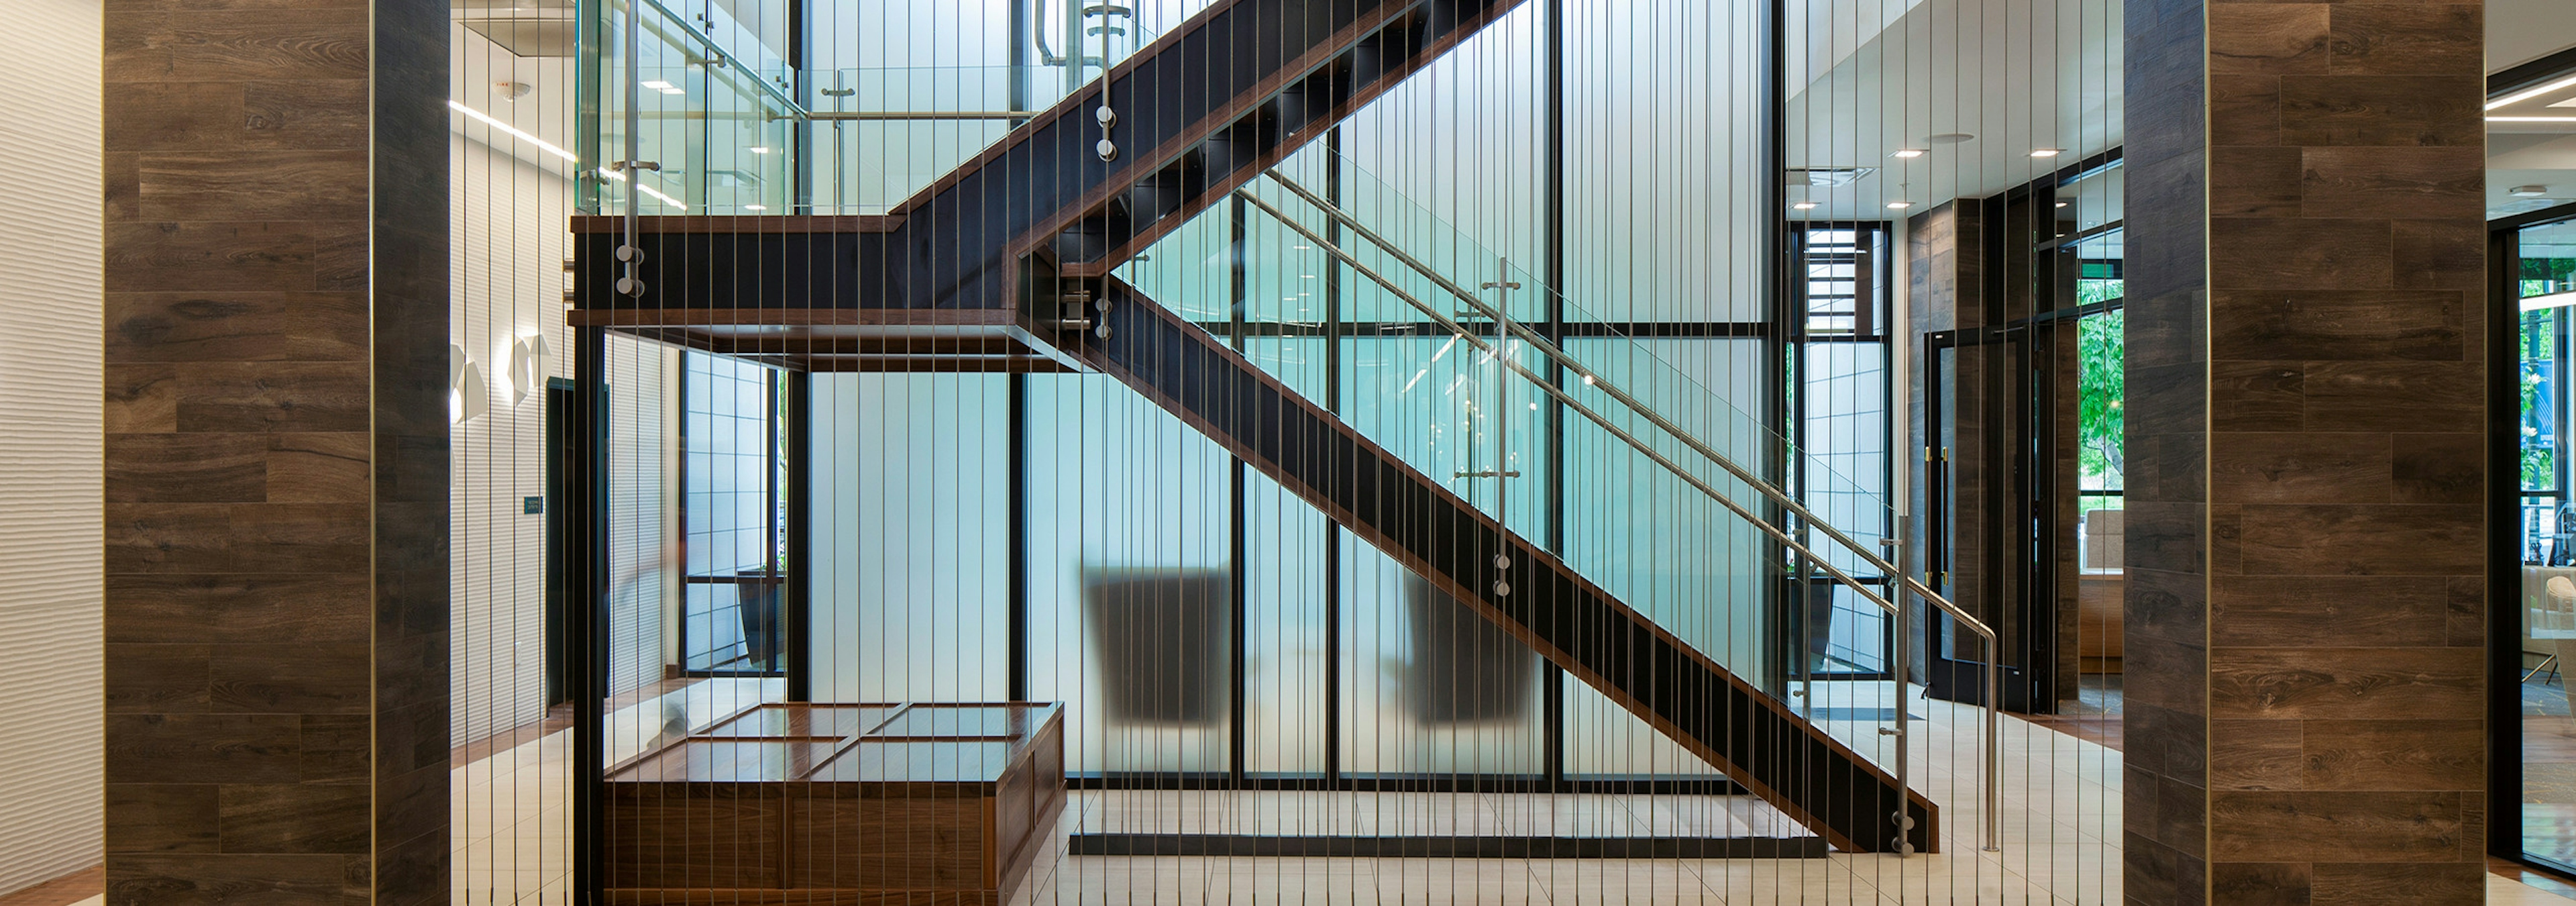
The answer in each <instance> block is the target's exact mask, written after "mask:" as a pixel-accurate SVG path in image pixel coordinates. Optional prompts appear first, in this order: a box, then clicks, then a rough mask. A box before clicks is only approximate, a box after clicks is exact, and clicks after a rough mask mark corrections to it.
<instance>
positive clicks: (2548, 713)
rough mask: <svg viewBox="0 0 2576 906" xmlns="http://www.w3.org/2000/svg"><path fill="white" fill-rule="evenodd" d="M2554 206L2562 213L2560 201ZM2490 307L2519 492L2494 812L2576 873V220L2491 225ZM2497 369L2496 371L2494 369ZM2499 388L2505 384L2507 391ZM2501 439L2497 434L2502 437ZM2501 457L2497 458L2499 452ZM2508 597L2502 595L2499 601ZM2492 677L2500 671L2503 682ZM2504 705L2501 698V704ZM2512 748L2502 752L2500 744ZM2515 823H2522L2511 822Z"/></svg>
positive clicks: (2532, 853) (2509, 831)
mask: <svg viewBox="0 0 2576 906" xmlns="http://www.w3.org/2000/svg"><path fill="white" fill-rule="evenodd" d="M2559 213H2561V214H2562V216H2565V215H2566V213H2567V212H2565V211H2563V210H2562V211H2560V212H2559ZM2492 253H2493V254H2494V256H2495V259H2496V260H2495V265H2496V276H2497V278H2498V279H2497V286H2496V289H2497V291H2498V292H2497V296H2498V298H2497V300H2496V304H2495V308H2496V309H2498V314H2499V315H2501V316H2503V317H2505V318H2508V319H2510V322H2511V324H2512V327H2511V328H2509V331H2499V333H2503V334H2506V337H2502V338H2499V339H2507V342H2509V343H2510V345H2509V346H2502V345H2500V344H2499V345H2498V346H2496V347H2491V348H2497V351H2498V352H2500V353H2501V352H2507V351H2508V350H2509V351H2510V354H2509V355H2499V356H2498V361H2497V362H2495V367H2496V368H2497V369H2499V371H2501V370H2502V369H2511V374H2512V378H2511V380H2510V381H2509V382H2503V381H2500V382H2499V383H2500V384H2502V386H2501V387H2499V390H2501V391H2503V392H2510V393H2512V394H2513V395H2514V397H2515V401H2514V403H2513V405H2514V411H2515V416H2514V418H2513V420H2512V421H2511V422H2510V423H2509V430H2511V431H2512V432H2513V434H2514V438H2513V440H2512V442H2511V443H2510V444H2499V448H2500V449H2499V453H2500V454H2504V455H2510V457H2511V460H2510V464H2509V465H2506V464H2505V463H2501V462H2500V463H2499V465H2501V466H2504V467H2505V468H2509V469H2511V470H2512V471H2513V472H2515V473H2516V474H2517V476H2518V479H2519V481H2518V483H2517V485H2516V487H2517V491H2518V493H2516V494H2513V495H2498V496H2497V498H2496V500H2497V509H2498V512H2497V514H2496V515H2497V518H2498V520H2499V521H2500V522H2501V521H2503V520H2506V519H2509V520H2511V525H2510V528H2507V527H2506V526H2503V525H2499V526H2498V529H2499V532H2498V534H2499V535H2500V536H2501V537H2502V538H2504V539H2506V540H2508V541H2509V542H2510V543H2511V551H2512V554H2511V555H2509V556H2504V555H2503V554H2504V551H2502V550H2499V551H2498V552H2497V553H2498V554H2499V555H2500V556H2498V557H2497V558H2496V559H2497V560H2498V561H2499V562H2497V563H2496V564H2495V565H2496V572H2497V575H2496V577H2495V579H2494V588H2495V593H2494V594H2493V595H2492V596H2491V598H2490V600H2493V601H2495V602H2496V606H2497V607H2499V608H2513V609H2512V610H2511V611H2509V612H2508V613H2506V614H2501V615H2499V616H2500V617H2502V618H2504V620H2506V621H2509V625H2512V626H2514V627H2515V628H2516V630H2518V631H2515V632H2513V633H2512V634H2511V635H2509V636H2507V637H2506V638H2503V639H2498V640H2496V642H2495V644H2500V645H2509V646H2512V647H2511V648H2509V649H2507V650H2506V651H2503V652H2499V655H2500V658H2499V660H2500V661H2502V662H2504V663H2503V664H2500V666H2504V665H2509V666H2510V668H2511V670H2512V673H2513V676H2512V677H2511V682H2512V685H2511V686H2508V687H2507V688H2510V689H2511V693H2510V694H2511V700H2510V702H2509V706H2510V707H2511V708H2512V709H2513V710H2512V715H2513V716H2512V718H2511V719H2510V720H2511V729H2510V730H2509V731H2508V732H2507V733H2503V734H2499V736H2500V737H2501V739H2500V743H2499V747H2500V748H2501V747H2503V742H2502V740H2513V739H2517V738H2518V740H2519V743H2520V745H2519V751H2518V752H2512V753H2510V754H2508V755H2507V757H2508V758H2512V757H2513V756H2514V755H2518V756H2519V757H2518V759H2515V760H2517V761H2518V766H2517V767H2518V772H2519V776H2517V777H2515V778H2514V779H2513V781H2512V782H2510V783H2509V784H2508V786H2513V785H2517V784H2518V792H2519V795H2518V796H2513V797H2512V798H2511V799H2507V798H2506V797H2503V796H2499V797H2498V799H2499V807H2500V808H2501V809H2518V810H2519V812H2520V814H2519V816H2518V820H2517V816H2514V815H2511V814H2507V815H2505V816H2503V817H2504V818H2505V820H2504V821H2503V822H2500V823H2501V824H2502V825H2503V827H2504V828H2505V831H2504V834H2503V835H2504V836H2506V837H2507V839H2508V840H2510V841H2512V844H2511V845H2510V846H2509V847H2506V848H2507V849H2508V850H2509V851H2511V852H2516V853H2518V854H2519V855H2520V856H2521V857H2522V858H2523V859H2525V860H2527V861H2531V862H2535V863H2541V864H2546V865H2549V866H2552V867H2555V868H2558V869H2559V870H2562V871H2576V689H2571V687H2570V684H2569V678H2568V674H2569V668H2570V667H2571V666H2576V663H2571V656H2576V508H2571V507H2570V506H2569V501H2568V497H2567V489H2568V480H2569V463H2568V457H2567V454H2566V451H2567V449H2568V441H2569V434H2568V431H2569V426H2570V423H2571V415H2576V411H2571V409H2570V400H2569V385H2568V379H2569V368H2568V364H2569V362H2568V358H2569V350H2570V348H2571V345H2576V314H2571V312H2576V220H2568V219H2560V220H2555V221H2548V222H2542V223H2537V224H2531V225H2527V226H2511V227H2507V228H2504V229H2500V230H2498V231H2497V232H2496V233H2495V236H2494V243H2493V252H2492ZM2497 377H2498V378H2502V377H2503V375H2502V374H2501V373H2499V374H2498V375H2497ZM2504 388H2510V389H2509V390H2506V389H2504ZM2500 440H2501V439H2500ZM2501 458H2502V456H2501V455H2500V456H2499V459H2501ZM2508 602H2511V603H2508ZM2504 679H2505V678H2504V677H2499V680H2500V681H2502V680H2504ZM2507 704H2508V703H2505V702H2500V703H2499V705H2500V708H2499V710H2500V711H2501V710H2502V707H2501V706H2505V705H2507ZM2509 751H2510V750H2509ZM2517 823H2518V825H2519V826H2516V824H2517Z"/></svg>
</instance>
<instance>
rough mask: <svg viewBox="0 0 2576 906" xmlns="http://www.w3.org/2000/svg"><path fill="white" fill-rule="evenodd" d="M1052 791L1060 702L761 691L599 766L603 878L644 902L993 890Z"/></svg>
mask: <svg viewBox="0 0 2576 906" xmlns="http://www.w3.org/2000/svg"><path fill="white" fill-rule="evenodd" d="M1064 803H1065V789H1064V711H1063V708H1062V707H1061V706H1059V705H1054V704H1026V703H1006V704H953V705H952V704H911V705H868V704H861V705H803V704H778V705H762V706H759V707H755V708H752V709H749V710H747V711H745V712H743V713H741V714H739V715H735V716H733V717H731V718H728V719H726V720H723V721H719V722H717V723H716V724H715V725H713V726H711V727H709V728H708V729H705V730H701V731H698V732H695V733H692V734H690V735H689V736H688V737H687V738H685V739H680V740H676V741H674V742H672V743H671V744H669V745H666V746H663V747H662V748H659V749H656V750H654V751H653V752H651V753H648V754H646V755H644V756H641V757H639V758H637V759H635V760H633V761H631V762H628V763H626V764H624V765H620V766H618V767H617V768H615V769H612V770H611V771H610V773H609V780H608V784H607V792H606V795H605V796H604V797H603V803H602V805H603V810H604V811H605V813H606V814H605V820H606V822H607V825H608V828H607V834H606V859H605V861H606V863H607V864H606V869H605V871H606V875H607V877H606V885H605V886H606V887H608V888H609V890H608V893H609V899H610V901H611V902H614V903H633V904H639V906H640V904H673V903H717V902H722V903H727V904H753V903H779V904H784V903H797V904H807V903H812V904H827V903H851V904H858V903H865V904H891V903H912V902H922V903H932V902H935V903H941V904H992V906H998V904H1000V903H1001V902H1003V900H1005V899H1006V898H1008V897H1009V895H1010V894H1011V892H1012V891H1013V890H1015V889H1016V888H1017V887H1018V886H1019V885H1020V883H1021V882H1022V881H1024V880H1025V879H1026V877H1027V874H1028V870H1029V868H1030V866H1031V864H1032V862H1033V861H1034V860H1036V859H1037V858H1038V857H1039V856H1040V855H1041V854H1043V853H1045V852H1048V851H1050V850H1051V849H1052V847H1051V846H1050V844H1051V843H1052V842H1053V840H1054V838H1055V836H1056V835H1055V833H1054V830H1055V825H1056V821H1057V818H1058V816H1060V815H1061V814H1062V813H1063V811H1064Z"/></svg>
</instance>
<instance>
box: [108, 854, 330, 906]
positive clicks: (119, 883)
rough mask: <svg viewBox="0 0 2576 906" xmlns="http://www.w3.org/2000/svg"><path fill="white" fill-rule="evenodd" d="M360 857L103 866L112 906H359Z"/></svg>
mask: <svg viewBox="0 0 2576 906" xmlns="http://www.w3.org/2000/svg"><path fill="white" fill-rule="evenodd" d="M366 877H367V860H366V857H364V856H350V855H340V854H299V853H274V854H272V853H256V854H241V853H175V854H162V853H152V854H144V853H133V854H118V855H117V856H116V857H113V858H110V859H109V860H108V862H107V902H109V903H112V904H117V906H146V904H150V906H162V904H171V906H219V904H226V903H244V902H250V903H265V904H274V906H363V904H365V903H366V902H367V896H366V883H365V882H366Z"/></svg>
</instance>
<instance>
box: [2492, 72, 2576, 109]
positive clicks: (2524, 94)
mask: <svg viewBox="0 0 2576 906" xmlns="http://www.w3.org/2000/svg"><path fill="white" fill-rule="evenodd" d="M2566 88H2576V76H2568V77H2567V78H2563V79H2559V80H2558V81H2555V82H2551V83H2549V84H2547V85H2542V86H2540V87H2538V88H2532V89H2527V90H2524V91H2517V92H2514V93H2512V94H2508V95H2505V96H2504V97H2500V98H2497V99H2495V100H2492V101H2488V102H2487V109H2489V110H2494V109H2496V108H2498V107H2509V106H2512V105H2514V104H2519V103H2522V102H2524V101H2528V100H2531V99H2532V98H2536V97H2539V96H2541V95H2544V94H2548V93H2550V92H2552V91H2559V90H2562V89H2566Z"/></svg>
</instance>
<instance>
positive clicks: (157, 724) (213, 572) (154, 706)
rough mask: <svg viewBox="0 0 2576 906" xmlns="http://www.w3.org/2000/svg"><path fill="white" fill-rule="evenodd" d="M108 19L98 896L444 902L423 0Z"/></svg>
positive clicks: (440, 591) (432, 3)
mask: <svg viewBox="0 0 2576 906" xmlns="http://www.w3.org/2000/svg"><path fill="white" fill-rule="evenodd" d="M105 18H106V21H105V42H106V46H105V67H104V79H105V88H104V101H103V103H104V105H105V111H104V112H105V119H106V123H107V131H106V136H105V141H106V152H107V154H106V160H107V174H106V184H107V197H106V199H105V211H104V215H105V220H106V267H107V272H106V289H107V297H106V305H107V312H106V352H105V355H106V362H105V385H106V386H105V399H104V421H105V431H106V438H105V457H106V463H105V470H106V480H105V483H104V488H103V493H104V496H105V519H106V532H105V535H106V573H107V575H106V577H105V611H106V612H105V615H104V616H105V632H106V641H107V655H106V661H107V666H106V676H105V684H106V696H105V701H104V707H105V709H106V712H107V714H106V730H105V731H106V779H107V790H106V825H107V826H106V860H107V899H108V901H109V902H110V903H115V904H119V906H129V904H159V903H174V904H176V903H186V904H199V903H210V902H288V903H300V904H358V903H379V904H413V903H421V904H427V903H443V902H445V901H446V900H447V899H448V898H449V891H448V887H449V884H450V880H449V877H448V864H447V859H448V835H447V822H448V791H447V777H448V765H447V757H448V740H447V726H448V709H447V695H448V682H449V680H448V673H447V662H448V639H447V627H448V622H447V604H448V602H447V598H448V576H447V430H446V429H447V361H446V355H445V353H446V350H445V348H444V347H445V345H446V336H447V310H448V298H447V268H448V251H447V247H448V241H447V233H448V224H447V178H448V177H447V173H448V164H447V148H448V126H447V118H448V113H447V110H446V108H445V95H446V91H447V84H448V83H447V66H448V58H447V36H448V28H449V24H448V21H447V3H446V2H445V0H112V2H109V3H108V4H107V5H106V12H105Z"/></svg>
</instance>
